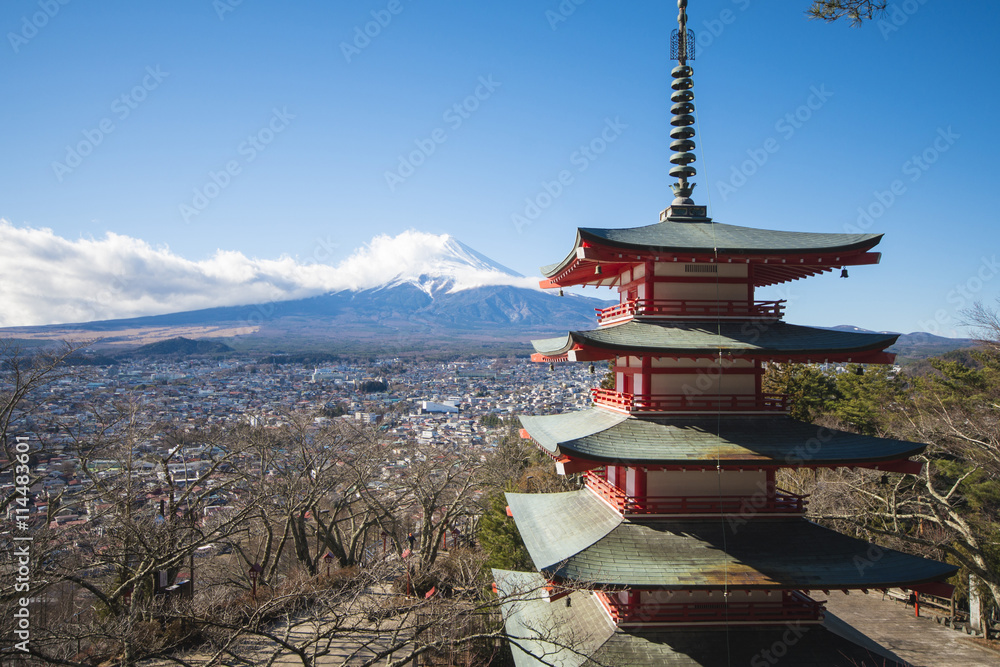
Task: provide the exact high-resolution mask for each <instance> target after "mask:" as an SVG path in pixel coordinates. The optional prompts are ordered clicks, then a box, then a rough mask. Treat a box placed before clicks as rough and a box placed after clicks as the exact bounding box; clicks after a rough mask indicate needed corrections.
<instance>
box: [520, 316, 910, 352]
mask: <svg viewBox="0 0 1000 667" xmlns="http://www.w3.org/2000/svg"><path fill="white" fill-rule="evenodd" d="M637 325H643V326H645V325H650V326H655V327H658V329H645V330H644V332H645V333H639V334H632V335H634V336H635V337H636V338H637V339H638V340H636V341H635V342H626V341H625V340H622V341H619V342H616V341H614V340H610V338H611V336H613V335H615V334H621V333H622V332H625V334H631V332H632V330H634V329H637ZM699 325H703V326H706V327H712V326H715V327H718V331H719V333H717V334H714V333H704V332H699V331H698V330H697V329H696V328H695V327H697V326H699ZM739 326H745V324H739ZM723 328H725V329H731V328H733V327H732V326H731V325H729V324H725V325H719V324H718V323H715V322H685V323H684V324H683V325H681V324H678V323H676V322H667V323H663V322H656V323H650V322H645V323H644V322H641V321H640V320H638V319H633V320H629V321H627V322H623V323H621V324H615V325H612V326H608V327H602V328H599V329H591V330H587V331H570V332H569V333H568V334H566V335H565V336H563V337H558V338H545V339H539V340H533V341H531V343H532V346H533V347H534V348H535V351H536V352H537V353H538V354H540V355H543V356H544V357H548V358H554V357H562V356H564V355H566V354H568V353H569V352H570V351H572V350H580V349H586V348H593V349H598V350H607V351H610V352H631V351H634V352H637V353H641V354H643V355H650V354H652V355H654V356H671V355H713V354H718V353H720V352H721V353H723V354H727V355H744V356H746V357H747V358H753V357H763V358H766V357H769V356H784V355H795V356H803V355H804V356H813V357H819V358H824V356H825V357H826V358H831V359H832V358H834V357H836V356H838V355H840V356H845V355H851V354H867V353H874V352H881V351H882V350H885V349H886V348H887V347H890V346H892V345H894V344H895V343H896V341H897V340H898V339H899V336H900V334H875V333H861V332H854V331H836V332H831V330H829V329H819V328H815V327H804V326H799V325H786V324H784V323H777V324H773V325H768V328H767V329H766V330H765V331H764V333H765V334H766V333H768V332H770V333H771V335H772V338H773V337H775V332H778V334H780V333H781V332H782V331H784V332H786V333H785V334H784V335H785V336H786V337H787V338H790V337H791V335H792V334H798V335H799V336H801V335H802V333H805V334H807V335H810V336H812V337H815V338H821V337H824V336H825V337H827V338H836V339H837V340H838V341H849V340H851V339H853V340H855V341H857V343H858V344H845V343H841V344H839V345H836V346H831V345H829V344H826V345H821V344H817V345H812V346H801V345H799V346H796V345H791V344H789V345H778V344H775V343H767V342H765V343H763V344H757V343H753V342H751V343H748V342H744V341H740V340H739V339H738V338H736V337H733V336H732V334H731V333H723V331H724V329H723ZM671 329H672V330H673V331H671ZM672 332H676V333H677V334H679V335H685V334H687V335H701V336H703V337H705V338H707V339H709V340H706V342H704V343H698V344H676V343H675V344H669V343H668V342H664V343H656V342H655V341H652V340H650V335H648V334H654V335H661V336H665V335H668V334H670V333H672ZM739 333H740V334H741V335H745V337H747V338H749V339H757V340H759V339H760V337H761V332H760V331H758V330H757V329H753V328H751V330H748V331H745V332H744V331H740V332H739ZM620 337H621V338H624V336H620ZM642 338H645V339H646V340H650V342H648V343H646V342H645V341H644V340H642ZM862 341H864V343H863V344H862ZM776 342H777V343H780V342H781V340H780V338H779V339H778V341H776Z"/></svg>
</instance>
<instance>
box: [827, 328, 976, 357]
mask: <svg viewBox="0 0 1000 667" xmlns="http://www.w3.org/2000/svg"><path fill="white" fill-rule="evenodd" d="M830 328H831V329H834V330H837V331H860V332H862V333H896V332H894V331H879V332H873V331H871V330H870V329H862V328H861V327H856V326H852V325H850V324H841V325H839V326H835V327H830ZM977 343H978V341H976V340H975V339H973V338H945V337H944V336H935V335H934V334H929V333H927V332H925V331H914V332H913V333H908V334H899V339H898V340H897V341H896V344H895V345H893V346H892V347H890V348H888V350H886V351H887V352H893V353H895V354H896V355H897V360H898V361H914V360H918V359H926V358H927V357H936V356H938V355H941V354H944V353H945V352H951V351H952V350H961V349H963V348H968V347H975V346H976V345H977Z"/></svg>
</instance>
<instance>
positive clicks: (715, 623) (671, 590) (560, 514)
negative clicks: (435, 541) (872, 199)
mask: <svg viewBox="0 0 1000 667" xmlns="http://www.w3.org/2000/svg"><path fill="white" fill-rule="evenodd" d="M677 4H678V7H679V10H680V12H679V19H678V20H679V29H678V30H675V31H674V33H673V35H672V39H671V51H672V55H671V57H672V58H675V59H676V60H678V62H679V64H678V66H677V67H675V68H674V69H673V71H672V73H671V74H672V77H673V81H672V84H671V87H672V94H671V97H670V99H671V102H672V103H673V105H672V107H671V113H672V114H673V116H672V118H671V125H672V129H671V131H670V136H671V138H672V139H673V141H672V143H671V145H670V146H671V150H673V151H674V153H673V154H672V155H671V157H670V162H671V163H672V165H673V167H672V168H671V169H670V172H669V173H670V175H671V177H674V178H676V179H677V182H676V183H674V184H673V185H672V186H671V187H672V189H673V191H674V194H675V196H676V198H675V199H674V200H673V202H672V203H671V205H670V206H669V207H668V208H667V209H666V210H665V211H663V212H662V213H660V217H659V222H657V223H656V224H652V225H648V226H644V227H632V228H625V229H598V228H581V229H578V231H577V235H576V240H575V242H574V245H573V248H572V249H571V250H570V252H569V254H568V255H567V256H566V257H565V258H564V259H563V260H562V261H560V262H557V263H556V264H552V265H550V266H547V267H543V268H542V272H543V274H544V275H545V277H546V278H545V280H543V281H542V283H541V285H542V287H543V288H565V287H571V286H582V285H593V286H597V287H610V288H615V289H617V290H618V293H619V295H620V299H619V301H620V302H619V304H618V305H615V306H613V307H610V308H605V309H603V310H600V311H599V312H598V313H597V326H596V328H595V329H592V330H589V331H572V332H570V333H569V334H567V335H565V336H561V337H559V338H552V339H547V340H539V341H534V342H533V344H534V347H535V349H536V353H535V354H534V355H533V356H532V360H533V361H537V362H542V363H549V364H554V363H558V362H566V361H578V362H591V363H593V362H599V361H605V360H607V361H610V362H611V366H612V372H613V375H614V388H613V389H594V390H592V391H593V404H594V405H593V407H591V408H590V409H587V410H583V411H579V412H571V413H565V414H560V415H550V416H536V417H522V418H521V423H522V426H523V429H522V431H521V434H522V437H525V438H529V439H531V440H532V441H533V442H534V443H535V444H537V445H538V446H539V447H540V448H541V449H542V450H543V451H544V452H546V453H547V454H548V455H549V456H551V458H552V459H553V462H554V464H555V466H556V468H557V470H558V472H559V473H560V474H564V475H571V474H582V475H583V478H584V480H585V486H584V488H582V489H580V490H578V491H572V492H568V493H551V494H519V493H508V494H507V502H508V504H509V505H508V513H509V514H510V516H511V517H513V520H514V521H515V522H516V524H517V527H518V529H519V531H520V534H521V537H522V538H523V540H524V544H525V546H526V548H527V550H528V552H529V554H530V556H531V558H532V561H533V563H534V565H535V567H536V568H537V570H538V571H537V572H532V573H523V572H507V571H499V570H497V571H495V572H494V575H495V579H496V585H497V589H498V591H499V592H500V593H501V594H502V596H503V597H502V600H504V602H503V603H502V604H503V610H504V617H505V623H506V628H507V634H508V636H509V637H510V638H511V645H512V650H513V652H514V656H515V661H516V663H517V664H518V665H519V667H525V666H527V665H542V664H556V665H581V664H627V665H646V664H649V665H654V664H655V665H715V664H720V665H728V664H754V665H756V664H761V665H765V664H774V662H771V661H769V660H770V659H769V658H768V657H767V656H776V657H777V658H781V657H783V656H784V655H788V656H789V658H788V662H787V663H786V664H789V665H792V664H795V665H806V664H808V665H874V664H878V665H883V664H893V662H892V661H891V659H890V660H884V658H883V657H878V659H877V661H873V659H872V656H871V655H870V654H869V652H868V651H867V650H866V649H863V648H861V647H859V646H857V645H856V644H854V643H852V642H850V641H848V640H846V639H844V638H843V637H841V636H840V635H837V634H834V633H833V632H831V631H829V630H827V629H826V627H824V626H823V620H824V607H823V601H822V600H820V599H817V598H818V597H819V594H828V593H829V591H831V590H837V591H847V592H850V591H863V592H867V591H868V590H869V589H887V588H890V587H899V588H903V589H907V590H910V591H914V592H917V593H919V592H929V593H935V594H939V595H944V596H950V594H951V587H950V586H948V585H947V584H944V583H941V582H943V581H944V580H945V579H947V578H948V577H950V576H952V575H953V574H954V573H955V572H956V568H955V567H952V566H950V565H947V564H944V563H939V562H936V561H932V560H928V559H924V558H920V557H917V556H912V555H909V554H905V553H902V552H898V551H894V550H890V549H884V548H881V547H878V546H875V545H873V544H871V543H869V542H866V541H863V540H859V539H855V538H853V537H849V536H846V535H842V534H840V533H838V532H836V531H833V530H829V529H827V528H824V527H821V526H819V525H817V524H815V523H813V522H811V521H809V520H808V519H806V518H805V509H806V504H807V498H805V497H803V496H801V495H797V494H795V493H792V492H789V491H786V490H783V489H781V488H779V487H778V486H777V484H776V473H777V471H778V470H779V469H783V468H784V469H803V468H808V469H818V468H836V467H849V468H867V469H871V470H878V471H883V473H884V474H889V473H909V474H916V473H918V472H919V471H920V468H921V464H920V463H918V462H915V461H912V460H911V457H913V456H914V455H916V454H919V453H920V452H922V451H923V450H924V448H925V445H923V444H920V443H913V442H905V441H900V440H893V439H886V438H876V437H870V436H865V435H859V434H855V433H849V432H845V431H838V430H834V429H829V428H824V427H819V426H816V425H812V424H808V423H805V422H801V421H798V420H795V419H792V418H791V417H789V416H788V414H787V413H788V407H789V406H788V402H787V400H786V397H784V396H778V395H773V394H767V393H764V391H763V389H762V382H761V380H762V376H763V372H764V368H765V365H766V364H770V363H848V362H849V363H857V364H887V363H891V362H892V361H893V359H894V355H892V354H889V353H887V352H885V349H886V348H887V347H889V346H890V345H892V344H893V343H894V342H895V341H896V338H897V336H896V335H890V334H880V333H859V332H852V331H833V330H828V329H819V328H812V327H806V326H797V325H793V324H788V323H786V322H785V321H784V319H783V315H784V302H783V301H759V300H756V299H755V289H756V288H758V287H764V286H768V285H777V284H781V283H785V282H788V281H791V280H797V279H800V278H806V277H809V276H815V275H820V274H823V273H827V272H830V271H834V270H840V271H842V275H844V276H846V271H847V267H849V266H863V265H869V264H877V263H878V261H879V258H880V254H879V253H877V252H873V250H872V249H873V248H874V247H875V246H876V245H877V244H878V243H879V241H880V240H881V235H880V234H825V233H804V232H790V231H771V230H763V229H752V228H748V227H739V226H734V225H728V224H722V223H719V222H715V221H713V220H712V219H711V218H710V217H708V211H707V208H706V207H705V206H702V205H698V204H696V203H695V202H694V200H693V199H692V195H693V190H694V184H693V183H692V182H690V179H691V178H692V177H694V176H695V175H696V170H695V168H694V167H693V166H692V165H693V163H694V162H695V154H694V149H695V143H694V136H695V132H694V129H693V125H694V116H693V113H694V93H693V81H692V75H693V70H692V68H691V66H690V65H689V64H688V61H689V60H691V59H692V58H693V49H694V39H693V38H694V35H693V33H689V32H688V31H687V27H686V23H687V13H686V6H687V0H679V1H678V3H677ZM793 656H795V657H793ZM755 660H760V662H755Z"/></svg>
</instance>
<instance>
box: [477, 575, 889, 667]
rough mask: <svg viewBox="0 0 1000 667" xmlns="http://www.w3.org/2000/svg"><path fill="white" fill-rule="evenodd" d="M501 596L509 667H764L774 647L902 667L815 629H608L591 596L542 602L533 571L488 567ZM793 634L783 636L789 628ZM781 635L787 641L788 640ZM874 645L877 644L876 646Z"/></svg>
mask: <svg viewBox="0 0 1000 667" xmlns="http://www.w3.org/2000/svg"><path fill="white" fill-rule="evenodd" d="M493 578H494V581H496V584H497V589H498V591H499V592H500V594H501V596H502V597H501V608H502V610H503V615H504V622H505V627H506V630H507V635H508V637H509V638H510V643H511V650H512V652H513V654H514V663H515V664H516V665H517V667H535V666H537V665H559V666H560V667H579V666H581V665H583V666H589V665H660V666H665V667H704V666H705V665H753V664H757V663H758V662H759V663H760V664H765V662H766V661H765V660H763V658H761V655H762V651H763V650H765V649H770V648H771V647H773V646H782V647H784V648H785V651H786V653H783V654H782V656H781V660H782V662H783V663H785V664H789V665H811V666H813V667H845V666H847V665H870V664H873V663H872V661H873V660H875V663H876V664H878V665H885V667H902V666H903V665H905V664H906V663H905V662H903V661H902V660H895V659H893V658H891V657H889V656H891V655H892V654H891V653H889V652H888V651H886V650H885V649H881V651H878V652H879V653H880V655H878V657H877V659H875V658H874V657H873V655H872V653H871V649H872V648H874V646H872V647H871V648H869V647H862V646H859V645H858V644H855V643H854V642H852V641H850V640H848V639H846V638H844V637H842V636H840V635H838V634H835V633H834V632H831V631H830V630H828V629H827V628H825V627H823V626H813V625H809V626H805V625H803V626H799V625H798V624H796V623H792V624H787V625H781V626H777V627H763V628H744V627H738V626H737V627H728V628H718V629H714V630H713V629H697V628H684V629H677V630H645V631H636V630H621V629H617V628H615V626H614V624H613V623H612V622H611V620H610V618H609V617H608V615H607V614H606V613H605V612H604V611H603V609H602V607H601V603H600V601H599V600H598V599H597V596H596V595H594V593H592V592H590V591H587V590H579V591H574V592H573V593H572V594H570V595H569V597H570V598H571V599H572V604H571V605H570V606H568V607H567V606H566V605H564V604H556V603H552V602H549V601H548V599H547V598H546V597H545V596H544V595H540V594H539V591H541V590H542V589H543V587H544V586H545V583H546V582H545V579H544V577H542V576H541V575H539V574H537V573H535V572H510V571H507V570H493ZM790 628H791V629H792V631H793V634H791V635H790V634H789V629H790ZM789 637H792V638H793V639H795V641H794V642H793V641H790V639H789ZM879 648H881V647H879Z"/></svg>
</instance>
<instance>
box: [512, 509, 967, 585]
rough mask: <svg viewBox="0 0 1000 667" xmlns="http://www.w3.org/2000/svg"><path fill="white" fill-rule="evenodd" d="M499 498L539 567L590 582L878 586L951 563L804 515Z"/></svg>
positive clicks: (933, 575) (940, 575)
mask: <svg viewBox="0 0 1000 667" xmlns="http://www.w3.org/2000/svg"><path fill="white" fill-rule="evenodd" d="M507 501H508V503H509V505H510V508H511V512H512V514H513V517H514V520H515V521H516V522H517V527H518V529H519V530H520V533H521V537H522V539H523V540H524V544H525V547H527V549H528V553H529V554H530V555H531V558H532V560H533V562H534V564H535V566H536V567H537V568H538V569H539V570H541V571H543V572H544V573H545V574H547V575H548V576H550V577H555V578H561V579H571V580H576V581H585V582H590V583H592V584H595V585H606V586H636V587H649V588H664V589H677V590H685V589H692V588H702V589H718V588H722V587H724V586H728V587H732V588H765V589H770V588H795V589H819V590H825V589H832V588H879V587H889V586H907V585H912V584H917V583H923V582H928V581H937V580H941V579H944V578H947V577H949V576H951V575H952V574H954V573H955V571H956V570H957V568H955V567H953V566H951V565H947V564H945V563H939V562H937V561H932V560H928V559H924V558H920V557H917V556H911V555H909V554H904V553H902V552H899V551H893V550H891V549H881V548H879V547H874V546H873V545H871V544H870V543H868V542H865V541H863V540H857V539H854V538H852V537H848V536H846V535H841V534H840V533H837V532H835V531H832V530H829V529H826V528H823V527H821V526H818V525H816V524H814V523H812V522H810V521H807V520H806V519H802V518H787V519H771V518H753V517H752V516H749V517H747V518H740V517H732V518H717V517H706V518H705V519H700V520H690V519H680V520H649V521H636V520H629V521H626V520H624V519H623V518H622V517H621V516H620V515H619V514H618V513H617V512H615V511H614V510H613V509H611V508H610V507H609V506H608V505H606V504H605V503H604V502H602V501H601V500H599V499H598V498H597V496H596V495H594V494H593V493H592V492H590V491H588V490H586V489H584V490H580V491H571V492H568V493H555V494H507ZM612 523H615V524H616V525H615V526H614V528H612V529H611V530H610V531H609V530H607V527H608V526H609V525H611V524H612ZM569 538H571V539H569ZM588 541H589V542H590V544H589V545H588V546H586V547H584V548H582V549H580V548H579V547H580V545H581V544H582V543H584V542H588Z"/></svg>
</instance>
